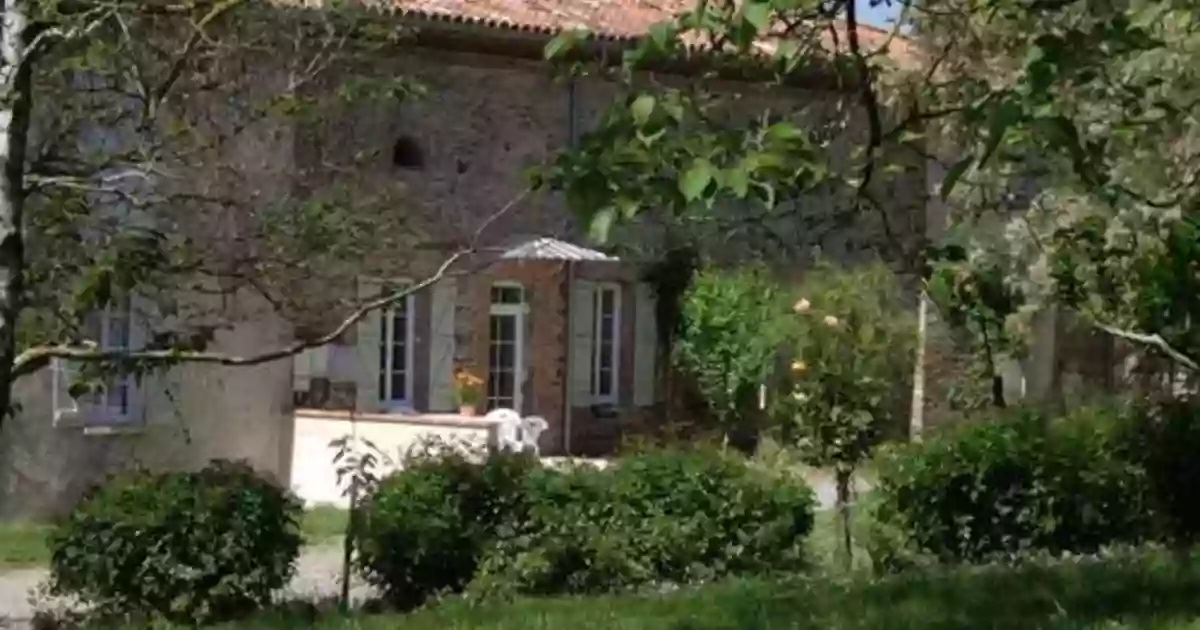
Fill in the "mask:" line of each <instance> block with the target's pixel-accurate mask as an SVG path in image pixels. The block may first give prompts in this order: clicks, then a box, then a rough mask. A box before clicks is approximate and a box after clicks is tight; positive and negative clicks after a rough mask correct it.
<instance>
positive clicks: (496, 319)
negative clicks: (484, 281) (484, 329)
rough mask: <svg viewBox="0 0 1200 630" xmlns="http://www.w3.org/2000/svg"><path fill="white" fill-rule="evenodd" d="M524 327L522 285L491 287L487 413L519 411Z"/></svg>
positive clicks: (523, 359) (522, 370)
mask: <svg viewBox="0 0 1200 630" xmlns="http://www.w3.org/2000/svg"><path fill="white" fill-rule="evenodd" d="M524 326H525V291H524V289H523V288H522V287H521V285H516V284H498V285H495V286H493V287H492V307H491V315H490V317H489V321H488V378H487V408H488V410H492V409H500V408H503V409H513V410H515V411H518V412H519V411H521V380H522V379H521V375H522V374H523V373H524V361H525V357H524V354H525V353H524V348H523V344H524V337H525V335H524Z"/></svg>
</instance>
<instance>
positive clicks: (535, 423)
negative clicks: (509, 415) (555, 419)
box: [521, 416, 550, 457]
mask: <svg viewBox="0 0 1200 630" xmlns="http://www.w3.org/2000/svg"><path fill="white" fill-rule="evenodd" d="M549 426H550V423H548V422H546V419H545V418H543V417H541V416H529V417H527V418H522V419H521V444H522V446H523V449H530V450H532V451H533V456H534V457H539V456H540V455H541V448H540V447H539V446H538V438H539V437H541V435H542V432H544V431H545V430H546V429H547V428H549Z"/></svg>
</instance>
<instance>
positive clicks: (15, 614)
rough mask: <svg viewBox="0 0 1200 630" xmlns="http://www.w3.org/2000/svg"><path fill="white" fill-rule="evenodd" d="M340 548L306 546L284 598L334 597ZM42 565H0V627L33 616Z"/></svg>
mask: <svg viewBox="0 0 1200 630" xmlns="http://www.w3.org/2000/svg"><path fill="white" fill-rule="evenodd" d="M341 571H342V550H341V549H340V548H338V547H332V546H322V547H310V548H307V549H305V550H304V551H303V552H302V553H301V554H300V561H299V562H298V563H297V569H296V577H295V579H293V580H292V583H291V585H290V586H289V587H288V589H287V590H286V591H285V593H284V597H285V598H299V599H304V600H318V599H327V598H335V597H337V596H338V595H339V593H340V592H341V587H340V585H341ZM47 575H48V572H47V571H46V570H44V569H18V570H7V571H6V570H4V569H0V628H4V627H5V622H6V621H7V622H8V624H9V627H11V628H14V629H16V628H22V627H24V626H25V625H26V624H28V623H29V621H30V619H31V618H32V617H33V612H34V610H33V606H32V605H31V604H30V602H29V599H30V594H31V593H32V592H33V591H34V590H35V589H36V588H37V587H38V585H39V584H40V583H41V582H42V581H43V580H45V579H46V577H47ZM369 595H370V588H369V587H368V586H366V585H365V584H362V583H361V581H360V580H357V579H355V580H352V581H351V590H350V597H351V599H354V600H362V599H366V598H367V597H368V596H369Z"/></svg>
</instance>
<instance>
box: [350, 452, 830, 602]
mask: <svg viewBox="0 0 1200 630" xmlns="http://www.w3.org/2000/svg"><path fill="white" fill-rule="evenodd" d="M812 510H813V496H812V492H811V491H810V490H809V489H808V488H806V487H803V486H797V485H795V482H794V481H792V480H790V479H780V478H775V477H772V476H769V475H767V474H766V473H763V472H761V471H758V470H756V469H754V468H752V467H750V466H749V465H748V463H747V462H746V461H745V460H744V459H742V458H740V457H736V456H728V455H723V454H720V453H717V452H715V451H704V450H696V451H689V452H681V451H654V452H649V453H645V454H641V455H637V456H633V457H630V458H626V459H622V460H620V461H619V462H618V463H616V464H614V465H613V466H611V467H610V468H608V469H606V470H597V469H596V468H594V467H591V466H587V465H580V466H577V467H571V468H566V469H550V468H544V467H541V466H540V465H539V464H538V463H537V462H536V460H532V459H527V458H521V457H519V456H513V455H493V456H491V457H488V458H487V459H486V461H485V462H484V463H471V462H470V461H468V459H467V458H463V457H458V456H454V455H450V454H447V455H445V456H443V457H441V458H438V459H434V460H429V461H426V462H423V463H418V464H417V465H414V466H410V467H408V468H406V469H405V470H404V471H402V472H398V473H396V474H394V475H392V476H391V477H389V478H388V479H386V480H385V481H384V482H383V483H382V484H381V485H380V486H379V487H378V489H377V490H376V491H375V492H374V494H373V495H372V497H371V498H370V500H369V501H368V502H367V503H366V504H365V506H364V513H363V515H364V519H363V527H362V529H361V531H360V533H359V537H360V550H361V553H360V567H361V568H362V570H363V572H364V573H365V574H366V575H367V577H368V579H369V580H370V581H371V582H372V583H374V584H376V585H377V586H379V587H381V588H382V589H383V590H384V592H385V593H386V594H387V596H388V598H389V600H390V601H391V602H392V603H393V604H395V605H398V606H403V607H411V606H414V605H417V604H419V603H421V602H422V601H423V600H424V599H426V598H428V597H430V596H433V595H436V594H438V593H441V592H457V591H461V590H464V589H468V590H469V591H470V592H472V593H474V594H476V595H480V596H484V595H508V594H517V593H520V594H560V593H598V592H609V591H617V590H625V589H630V588H636V587H640V586H644V585H648V584H653V583H661V582H672V583H695V582H701V581H706V580H709V579H713V578H716V577H721V576H726V575H748V574H762V573H767V572H772V571H784V570H789V571H790V570H795V569H798V568H800V567H802V566H803V564H804V555H803V539H804V536H805V535H807V534H808V533H809V531H811V529H812V524H813V515H812Z"/></svg>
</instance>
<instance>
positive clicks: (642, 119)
mask: <svg viewBox="0 0 1200 630" xmlns="http://www.w3.org/2000/svg"><path fill="white" fill-rule="evenodd" d="M654 102H655V100H654V96H652V95H650V94H642V95H641V96H639V97H637V98H636V99H634V101H633V105H630V106H629V112H630V113H631V114H633V121H634V122H636V123H637V125H638V126H639V127H641V126H644V125H645V124H646V123H647V122H648V121H649V120H650V115H651V114H653V113H654Z"/></svg>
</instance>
